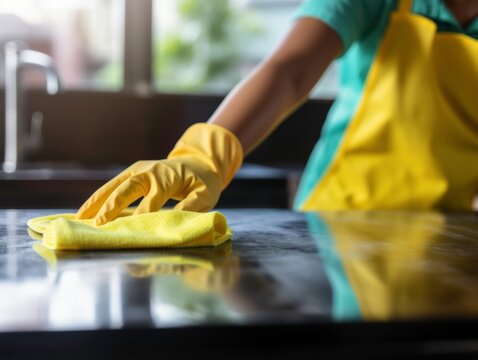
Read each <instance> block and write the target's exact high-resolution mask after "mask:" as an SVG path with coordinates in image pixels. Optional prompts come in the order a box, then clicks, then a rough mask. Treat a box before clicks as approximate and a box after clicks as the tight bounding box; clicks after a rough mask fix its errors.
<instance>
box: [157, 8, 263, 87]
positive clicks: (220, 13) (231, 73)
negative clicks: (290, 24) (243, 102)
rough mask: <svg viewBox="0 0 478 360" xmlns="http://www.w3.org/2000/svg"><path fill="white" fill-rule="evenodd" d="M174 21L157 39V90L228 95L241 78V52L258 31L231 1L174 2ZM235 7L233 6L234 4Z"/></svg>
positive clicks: (248, 15)
mask: <svg viewBox="0 0 478 360" xmlns="http://www.w3.org/2000/svg"><path fill="white" fill-rule="evenodd" d="M174 3H175V6H176V11H177V16H178V19H177V20H178V21H176V22H175V24H174V26H172V27H170V28H168V29H167V30H165V33H163V34H160V36H159V37H158V38H156V39H155V44H154V52H155V54H154V70H155V80H156V86H157V87H158V88H159V89H160V90H161V91H171V92H184V91H193V92H194V91H203V92H204V91H205V92H208V91H209V92H211V91H215V92H217V91H227V90H229V89H230V88H231V87H232V86H234V84H235V83H237V82H238V81H239V80H240V78H241V71H240V67H239V60H240V54H241V49H242V48H244V46H247V39H248V38H249V37H250V36H254V35H258V34H260V33H261V31H262V29H261V26H260V24H259V23H258V21H257V20H256V18H255V17H254V14H253V13H252V12H251V11H248V10H245V9H242V8H240V7H238V6H237V5H235V2H234V1H232V0H206V1H205V0H174ZM236 3H237V2H236Z"/></svg>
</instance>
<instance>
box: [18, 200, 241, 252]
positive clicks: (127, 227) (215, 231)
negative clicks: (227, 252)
mask: <svg viewBox="0 0 478 360" xmlns="http://www.w3.org/2000/svg"><path fill="white" fill-rule="evenodd" d="M131 213H132V212H131V209H127V211H125V212H124V213H123V214H122V216H120V217H118V218H116V219H115V220H113V221H111V222H108V223H106V224H104V225H101V226H95V225H94V220H93V219H86V220H76V219H75V214H57V215H49V216H42V217H37V218H33V219H30V220H29V221H28V222H27V224H28V227H29V228H30V229H31V230H32V231H33V232H35V233H38V234H39V235H41V239H42V244H43V245H44V246H46V247H47V248H50V249H53V250H88V249H131V248H160V247H164V248H173V247H195V246H216V245H219V244H222V243H223V242H225V241H227V240H229V239H230V238H231V236H232V231H231V229H230V228H229V227H228V226H227V222H226V218H225V217H224V215H223V214H221V213H220V212H217V211H211V212H207V213H198V212H191V211H183V210H160V211H156V212H151V213H145V214H140V215H129V214H131ZM33 237H35V238H38V236H33Z"/></svg>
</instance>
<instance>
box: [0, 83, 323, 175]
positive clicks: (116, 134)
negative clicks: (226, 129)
mask: <svg viewBox="0 0 478 360" xmlns="http://www.w3.org/2000/svg"><path fill="white" fill-rule="evenodd" d="M221 100H222V97H220V96H202V95H201V96H198V95H166V94H154V95H151V96H137V95H132V94H128V93H124V92H119V93H118V92H116V93H112V92H82V91H67V92H63V93H60V94H58V95H54V96H52V95H47V94H46V93H45V92H43V91H40V90H32V91H30V92H29V93H28V95H27V99H26V104H27V105H26V106H27V112H26V113H27V114H32V113H33V112H34V111H41V112H42V113H43V114H44V126H43V144H42V147H41V148H40V149H39V150H38V151H36V152H35V153H33V154H31V157H30V158H31V160H32V161H55V162H77V163H81V164H85V165H99V166H102V165H111V164H114V165H116V164H121V165H122V164H129V163H131V162H134V161H136V160H138V159H160V158H163V157H165V156H166V155H167V153H168V152H169V150H170V149H171V148H172V146H173V145H174V143H175V141H176V140H177V139H178V137H179V136H180V135H181V134H182V132H183V131H184V130H185V129H186V128H187V127H188V126H189V125H191V124H192V123H194V122H198V121H206V120H207V119H208V118H209V116H210V115H211V114H212V113H213V112H214V110H215V109H216V108H217V106H218V105H219V104H220V102H221ZM331 103H332V101H330V100H310V101H308V102H307V103H306V104H304V105H303V106H302V107H301V108H300V109H299V110H297V111H296V112H295V113H294V114H293V115H291V116H290V118H289V119H288V120H287V121H286V122H285V123H283V124H282V125H281V126H280V127H279V128H278V129H277V130H276V131H275V132H274V133H273V134H272V135H271V136H270V138H269V139H268V140H266V141H265V142H264V143H263V144H262V145H261V146H259V147H258V148H257V149H256V150H255V151H254V152H253V153H252V154H251V155H250V156H249V157H248V158H247V161H249V162H254V163H261V164H269V165H271V164H280V165H283V164H287V165H294V166H299V167H300V166H303V165H304V164H305V161H306V160H307V157H308V154H309V153H310V151H311V150H312V147H313V146H314V145H315V142H316V140H317V138H318V136H319V134H320V129H321V127H322V124H323V121H324V118H325V116H326V114H327V112H328V110H329V108H330V105H331ZM26 118H27V119H30V118H31V115H27V117H26ZM3 144H4V94H3V91H0V155H1V156H2V158H3V151H4V150H3V148H4V145H3Z"/></svg>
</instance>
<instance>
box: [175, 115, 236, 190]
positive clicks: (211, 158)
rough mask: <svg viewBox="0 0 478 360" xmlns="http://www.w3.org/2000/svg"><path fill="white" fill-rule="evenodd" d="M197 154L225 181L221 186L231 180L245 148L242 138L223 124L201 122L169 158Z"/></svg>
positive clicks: (182, 137) (183, 137) (182, 138)
mask: <svg viewBox="0 0 478 360" xmlns="http://www.w3.org/2000/svg"><path fill="white" fill-rule="evenodd" d="M179 157H187V158H195V159H197V160H199V161H201V162H202V163H204V164H206V165H207V166H208V167H209V168H210V169H211V170H212V171H213V172H214V173H216V174H217V175H218V177H219V179H220V181H221V190H224V189H225V188H226V186H227V185H229V183H230V182H231V180H232V178H233V177H234V174H235V173H236V172H237V170H239V168H240V167H241V165H242V160H243V157H244V152H243V149H242V145H241V143H240V141H239V139H238V138H237V137H236V136H235V135H234V134H233V133H232V132H231V131H229V130H227V129H226V128H223V127H222V126H219V125H214V124H209V123H197V124H194V125H192V126H190V127H189V128H188V129H187V130H186V131H185V132H184V134H183V135H182V136H181V138H180V139H179V140H178V142H177V143H176V145H175V146H174V148H173V150H172V151H171V152H170V153H169V155H168V159H174V158H179Z"/></svg>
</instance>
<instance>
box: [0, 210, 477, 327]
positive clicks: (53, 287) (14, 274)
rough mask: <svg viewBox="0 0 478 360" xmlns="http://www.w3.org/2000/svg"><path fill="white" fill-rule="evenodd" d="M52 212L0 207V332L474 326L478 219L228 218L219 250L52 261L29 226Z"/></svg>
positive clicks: (253, 213) (84, 255) (63, 256)
mask: <svg viewBox="0 0 478 360" xmlns="http://www.w3.org/2000/svg"><path fill="white" fill-rule="evenodd" d="M66 211H68V210H66ZM58 212H63V211H58V210H0V294H1V296H0V314H2V315H1V316H0V332H11V331H28V330H40V331H49V330H75V329H76V330H96V329H123V328H138V327H140V328H169V327H176V328H177V327H181V326H185V325H199V326H202V325H211V324H220V325H223V324H227V325H236V324H239V325H244V324H246V325H250V324H266V325H271V324H272V325H274V324H305V323H313V324H317V323H318V324H327V323H342V322H359V323H361V322H369V321H386V322H390V321H395V320H414V321H415V320H420V321H422V320H424V321H428V320H432V321H435V320H437V319H462V318H464V319H468V320H470V319H472V320H477V321H478V301H477V299H478V217H477V215H475V214H470V213H464V214H453V215H450V214H449V215H443V214H440V213H431V212H426V213H419V212H323V213H320V214H314V213H309V214H300V213H294V212H291V211H287V210H268V209H249V210H245V209H237V210H234V209H225V210H223V213H224V214H225V215H226V217H227V219H228V222H229V225H230V227H231V228H232V230H233V231H234V236H233V240H232V241H231V242H228V243H226V244H224V245H223V246H220V247H217V248H196V249H177V250H155V251H144V250H137V251H94V252H93V251H85V252H56V253H55V252H52V251H50V250H48V249H46V248H44V247H42V246H41V245H40V244H39V242H38V241H36V240H34V239H33V238H31V237H30V236H29V234H28V232H27V227H26V221H27V220H28V219H29V218H32V217H36V216H43V215H47V214H51V213H58ZM70 212H71V210H70Z"/></svg>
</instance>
